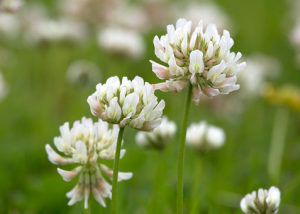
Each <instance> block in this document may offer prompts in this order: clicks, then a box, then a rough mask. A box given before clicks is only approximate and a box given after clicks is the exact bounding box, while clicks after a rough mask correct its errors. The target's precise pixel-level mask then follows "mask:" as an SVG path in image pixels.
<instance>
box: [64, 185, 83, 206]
mask: <svg viewBox="0 0 300 214" xmlns="http://www.w3.org/2000/svg"><path fill="white" fill-rule="evenodd" d="M83 189H84V185H83V184H77V185H76V186H75V188H74V189H72V190H71V191H70V192H68V193H67V197H68V198H70V201H69V202H68V206H72V205H73V204H75V203H76V202H78V201H81V200H82V199H83V191H84V190H83Z"/></svg>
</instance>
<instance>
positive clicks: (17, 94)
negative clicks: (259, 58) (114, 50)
mask: <svg viewBox="0 0 300 214" xmlns="http://www.w3.org/2000/svg"><path fill="white" fill-rule="evenodd" d="M217 2H218V3H220V5H221V6H222V7H224V10H225V11H226V12H227V13H228V14H229V16H230V18H231V19H232V21H233V23H234V25H235V34H234V35H233V36H234V39H235V46H234V50H239V51H241V52H242V53H243V54H244V55H249V54H251V53H255V52H262V53H265V54H267V55H270V56H274V57H276V58H277V59H278V60H279V61H280V62H281V64H282V69H281V75H280V77H279V78H278V80H277V81H276V83H277V84H279V85H280V84H281V83H286V82H290V83H293V84H295V85H297V86H299V82H300V73H299V69H297V67H296V63H295V53H294V49H293V48H292V47H291V45H290V43H289V40H288V30H289V28H290V27H291V26H292V23H291V21H290V20H289V19H288V18H286V17H287V16H286V15H287V13H288V12H289V7H288V5H287V2H286V1H285V0H251V1H233V0H218V1H217ZM162 32H164V30H163V29H160V30H159V31H157V32H156V31H154V32H151V33H148V34H147V35H145V38H146V41H147V53H146V55H145V57H144V58H142V59H140V60H138V61H134V60H130V59H125V58H117V57H115V56H113V55H110V54H107V53H106V52H104V51H103V50H101V49H99V48H98V46H97V43H96V41H95V38H94V37H91V38H90V39H89V40H88V41H87V42H85V43H84V44H82V45H79V46H72V45H63V44H51V45H48V46H45V47H31V46H28V45H25V44H24V43H22V41H21V40H17V41H9V42H8V41H7V40H4V39H2V40H1V41H0V49H1V50H3V49H4V50H6V51H9V52H10V53H11V54H10V60H9V61H8V62H3V61H2V60H1V59H0V62H1V65H0V67H1V70H2V73H3V75H4V77H5V79H6V81H7V83H8V84H9V87H10V91H9V95H8V96H7V97H6V99H5V100H3V101H2V102H1V103H0V118H1V122H0V213H82V212H83V203H78V204H76V205H74V206H73V207H68V206H67V201H68V200H67V198H66V197H65V193H66V192H67V191H68V190H69V189H71V188H72V187H73V186H74V185H75V183H76V181H75V180H76V179H75V180H74V181H72V182H70V183H66V182H64V181H63V180H62V179H61V177H60V176H59V175H58V173H57V172H56V168H55V166H54V165H52V164H51V163H50V162H49V161H48V160H47V155H46V153H45V150H44V146H45V144H46V143H53V137H54V136H57V135H58V134H59V131H58V127H59V126H60V125H62V124H63V123H64V122H65V121H70V122H73V121H74V120H78V119H80V118H81V117H82V116H87V117H92V118H94V117H93V116H92V115H91V113H90V110H89V106H88V104H87V102H86V99H87V97H88V96H89V95H90V94H91V93H92V92H93V91H94V88H95V86H94V85H91V86H89V87H86V88H79V87H76V86H74V85H70V84H69V83H68V82H67V80H66V78H65V76H66V75H65V72H66V69H67V67H68V65H69V63H70V62H72V61H73V60H75V59H82V58H83V59H88V60H91V61H93V62H95V63H96V64H97V65H98V66H99V68H100V69H101V71H102V76H103V79H102V80H105V79H106V78H108V77H109V76H112V75H118V76H120V77H121V76H125V75H126V76H128V77H130V78H132V77H134V76H135V75H139V76H142V77H143V78H144V79H145V80H147V81H149V82H151V83H155V82H157V81H158V79H157V78H156V77H155V75H154V74H153V73H152V72H151V65H150V63H149V61H148V60H149V59H155V56H154V48H153V45H152V39H153V36H154V35H155V34H161V33H162ZM99 81H100V80H99ZM185 92H186V91H184V92H182V93H180V94H165V93H161V92H158V93H157V94H158V96H159V97H160V98H164V99H165V100H166V109H165V114H166V115H167V116H168V117H169V118H170V119H173V120H175V121H176V122H177V125H178V126H179V127H180V120H181V118H182V109H183V105H184V104H183V102H182V100H184V95H185ZM235 93H239V92H235ZM232 108H235V106H232ZM276 110H277V109H276V107H274V106H271V105H269V104H267V103H265V102H264V101H263V100H261V99H257V100H253V101H251V102H249V103H248V104H247V105H246V106H245V109H244V112H243V113H242V114H241V115H239V116H238V117H237V118H236V119H235V120H227V119H226V117H222V116H216V114H215V113H214V112H213V110H212V109H211V108H209V107H208V105H207V104H205V103H201V102H200V105H199V106H195V105H194V104H192V105H191V112H190V117H189V123H191V122H197V121H199V120H203V119H205V120H207V121H208V122H209V123H212V124H215V125H218V126H221V127H223V128H224V129H225V131H226V134H227V141H226V144H225V146H224V147H223V148H221V149H220V150H218V151H214V152H211V153H208V154H207V155H205V156H204V157H203V159H202V160H201V164H202V165H201V173H200V176H199V178H198V179H199V189H198V190H197V191H198V192H197V194H198V196H197V200H198V205H199V208H200V210H199V211H198V213H211V214H219V213H222V214H223V213H224V214H227V213H228V214H229V213H230V214H232V213H241V211H240V209H239V201H240V199H241V197H242V196H243V195H244V194H246V193H248V192H251V191H252V190H256V189H258V188H260V187H265V188H269V187H270V186H271V185H272V183H271V180H270V178H269V176H268V174H267V168H266V167H267V163H268V162H267V161H268V151H269V144H270V139H271V132H272V127H273V120H274V117H275V113H276ZM94 120H96V118H94ZM299 124H300V120H299V112H293V111H292V112H290V120H289V126H288V133H287V137H286V148H285V150H284V154H283V164H282V173H281V176H280V181H279V185H278V186H279V188H280V189H281V191H282V204H281V209H280V213H284V214H295V213H300V170H299V166H300V155H299V154H300V135H299V133H300V126H299ZM135 133H136V131H135V130H132V129H130V128H128V129H126V132H125V136H124V137H125V144H124V146H125V148H126V150H127V153H126V155H125V157H124V158H123V159H122V160H121V161H120V170H121V171H132V172H133V173H134V177H133V178H132V179H131V180H129V181H124V182H121V183H119V194H118V197H119V201H118V204H119V210H120V211H121V212H120V213H137V214H143V213H164V214H168V213H170V214H171V213H174V212H175V207H176V170H177V160H176V159H177V156H178V155H177V148H178V145H177V143H178V142H177V140H173V142H172V143H171V144H170V145H169V146H168V147H167V149H166V151H165V153H164V154H159V153H158V152H156V151H145V150H142V149H140V148H139V147H137V145H136V144H135V141H134V135H135ZM178 137H179V134H178V133H177V136H176V138H175V139H178ZM196 155H197V154H196V153H195V151H193V150H191V149H189V148H187V149H186V156H185V157H186V158H185V163H184V165H185V168H184V188H185V191H184V209H185V212H186V213H189V208H190V204H191V200H194V199H192V198H191V196H192V192H193V186H192V184H193V182H194V177H193V176H194V168H195V166H194V164H195V160H196ZM109 164H110V166H112V164H113V163H112V162H111V163H109ZM153 194H154V196H153ZM91 206H92V208H91V210H92V213H108V211H109V210H110V202H109V201H108V208H107V209H104V208H102V207H101V206H100V205H98V204H96V202H95V201H94V199H92V200H91Z"/></svg>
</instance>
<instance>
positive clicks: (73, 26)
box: [25, 18, 87, 43]
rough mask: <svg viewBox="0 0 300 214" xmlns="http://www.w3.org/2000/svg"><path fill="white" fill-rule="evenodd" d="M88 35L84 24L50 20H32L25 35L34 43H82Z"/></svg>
mask: <svg viewBox="0 0 300 214" xmlns="http://www.w3.org/2000/svg"><path fill="white" fill-rule="evenodd" d="M86 35H87V29H86V26H85V25H84V24H83V23H82V22H77V21H73V20H69V19H59V20H52V19H48V18H41V19H38V20H32V22H31V23H30V25H29V26H28V28H27V29H26V33H25V37H26V39H27V40H28V41H30V42H32V43H44V42H46V43H48V42H80V41H82V40H83V39H84V38H85V37H86Z"/></svg>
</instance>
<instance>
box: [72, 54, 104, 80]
mask: <svg viewBox="0 0 300 214" xmlns="http://www.w3.org/2000/svg"><path fill="white" fill-rule="evenodd" d="M66 74H67V80H68V81H69V82H70V83H73V84H78V85H89V84H91V83H95V81H96V80H99V79H100V77H101V73H100V71H99V69H98V67H97V65H95V64H94V63H92V62H90V61H88V60H83V59H82V60H77V61H74V62H72V63H71V64H70V66H69V68H68V70H67V73H66Z"/></svg>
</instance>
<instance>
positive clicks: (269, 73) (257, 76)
mask: <svg viewBox="0 0 300 214" xmlns="http://www.w3.org/2000/svg"><path fill="white" fill-rule="evenodd" d="M246 62H247V68H246V69H245V70H244V71H243V72H240V73H239V74H238V77H239V78H238V79H239V83H241V85H242V87H241V91H242V92H245V93H246V94H247V95H250V96H254V95H259V94H260V92H261V90H262V87H263V85H264V82H265V79H266V78H274V77H276V76H277V75H278V73H279V69H280V63H279V62H278V60H276V59H274V58H272V57H269V56H265V55H262V54H253V55H251V56H249V57H247V59H246ZM243 96H244V95H243ZM247 97H248V96H247Z"/></svg>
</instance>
